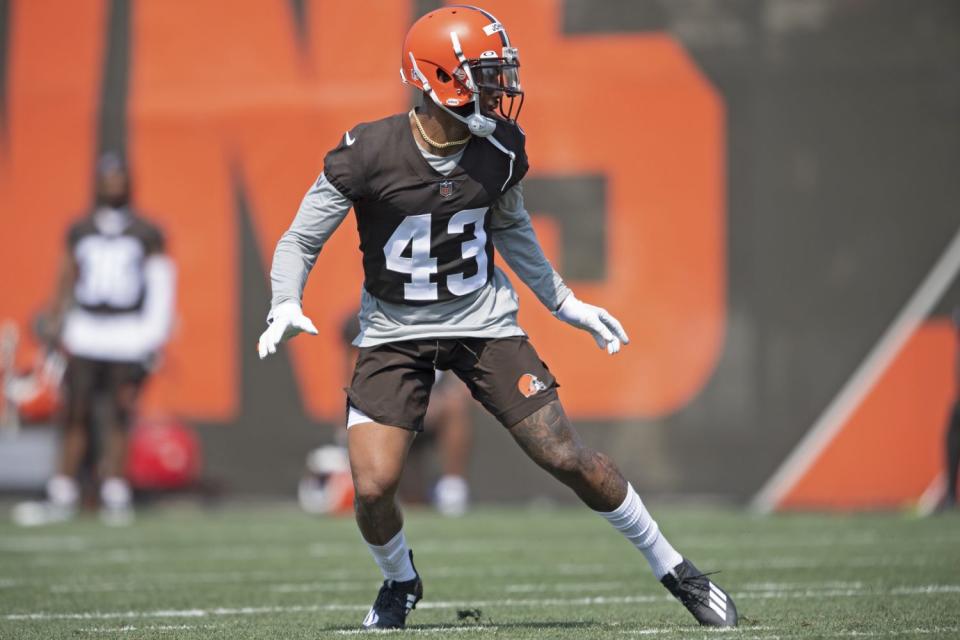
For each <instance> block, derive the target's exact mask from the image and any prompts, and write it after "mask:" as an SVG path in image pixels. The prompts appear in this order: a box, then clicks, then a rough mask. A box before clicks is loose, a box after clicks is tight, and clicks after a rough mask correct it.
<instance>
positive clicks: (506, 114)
mask: <svg viewBox="0 0 960 640" xmlns="http://www.w3.org/2000/svg"><path fill="white" fill-rule="evenodd" d="M467 65H468V67H469V69H470V77H471V78H472V79H473V83H474V85H475V87H476V91H475V92H474V96H473V99H474V101H478V102H480V106H481V108H482V107H483V106H484V105H483V101H484V98H485V96H487V95H491V94H492V95H493V96H494V97H495V98H496V100H497V105H496V107H497V110H498V112H499V114H500V116H501V117H502V118H503V119H504V120H506V121H508V122H511V123H514V124H516V122H517V119H518V118H519V117H520V110H521V109H523V89H522V88H521V87H520V59H519V57H518V52H517V49H516V48H515V47H504V48H503V52H502V55H501V56H497V55H496V53H495V52H493V51H486V52H484V53H483V55H481V56H480V58H479V59H476V60H468V61H467Z"/></svg>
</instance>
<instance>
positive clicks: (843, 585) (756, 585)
mask: <svg viewBox="0 0 960 640" xmlns="http://www.w3.org/2000/svg"><path fill="white" fill-rule="evenodd" d="M863 588H864V584H863V583H862V582H840V581H832V580H827V581H825V582H748V583H746V584H743V585H740V590H741V591H789V590H791V589H863Z"/></svg>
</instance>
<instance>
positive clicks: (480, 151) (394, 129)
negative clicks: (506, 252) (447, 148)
mask: <svg viewBox="0 0 960 640" xmlns="http://www.w3.org/2000/svg"><path fill="white" fill-rule="evenodd" d="M494 136H495V137H497V139H498V141H499V142H500V143H501V144H502V145H503V146H504V147H506V149H507V150H508V151H510V152H512V153H513V154H514V157H511V156H508V155H507V154H506V153H504V152H503V151H501V150H499V149H497V148H496V147H495V146H494V145H493V144H492V143H491V142H490V141H489V140H485V139H482V138H474V139H472V140H471V141H470V142H469V143H468V144H467V146H466V148H465V149H464V152H463V156H462V158H461V159H460V162H459V163H458V164H457V165H456V167H455V168H454V169H453V171H451V172H450V174H449V175H442V174H440V173H438V172H437V171H436V170H435V169H434V168H433V167H431V166H430V164H429V163H428V162H427V161H426V160H425V159H424V157H423V155H422V153H421V152H420V149H419V147H417V143H416V142H415V140H414V138H413V135H412V133H411V130H410V120H409V117H408V116H407V114H399V115H395V116H391V117H389V118H385V119H383V120H378V121H376V122H371V123H366V124H361V125H358V126H357V127H355V128H354V129H353V130H352V131H351V132H349V133H348V134H347V135H345V136H344V137H343V139H342V140H341V142H340V144H339V145H338V146H337V147H336V148H335V149H333V150H332V151H331V152H330V153H328V154H327V157H326V158H325V160H324V169H323V173H324V176H326V178H327V180H329V181H330V183H331V184H332V185H333V186H335V187H336V188H337V190H339V191H340V192H341V193H342V194H343V195H345V196H347V198H349V199H350V200H351V201H352V202H353V206H354V211H355V212H356V214H357V216H356V217H357V228H358V231H359V233H360V250H361V252H362V253H363V272H364V287H365V288H366V290H367V291H369V292H370V293H371V294H372V295H374V296H376V297H377V298H379V299H381V300H385V301H387V302H393V303H398V304H399V303H404V304H411V305H422V304H431V303H434V302H440V301H444V300H450V299H452V298H455V297H459V296H463V295H467V294H470V293H473V292H474V291H477V290H478V289H480V288H481V287H482V286H483V285H484V284H485V283H486V282H487V281H488V280H489V279H490V278H491V277H492V276H493V242H492V239H491V238H490V218H489V216H488V215H487V214H488V211H489V209H490V207H491V205H493V203H494V202H496V201H497V199H498V198H499V197H500V195H501V194H502V193H503V192H504V191H506V190H508V189H509V188H510V187H512V186H513V185H515V184H517V183H518V182H519V181H520V179H521V178H523V176H524V174H526V172H527V157H526V153H525V151H524V145H523V135H522V133H521V132H520V131H519V129H518V128H517V127H515V126H511V125H508V124H507V123H501V124H500V125H499V126H498V127H497V131H496V132H495V133H494Z"/></svg>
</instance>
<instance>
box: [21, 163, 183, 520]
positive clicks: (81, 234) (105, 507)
mask: <svg viewBox="0 0 960 640" xmlns="http://www.w3.org/2000/svg"><path fill="white" fill-rule="evenodd" d="M96 170H97V173H96V194H95V203H94V206H93V208H92V210H91V211H90V212H89V213H88V214H87V215H85V216H83V217H82V218H80V219H79V220H78V221H77V222H75V223H74V224H73V225H72V226H71V227H70V230H69V232H68V234H67V247H66V248H67V252H66V256H65V258H64V260H63V263H62V267H61V271H60V276H59V282H58V286H57V290H56V293H55V296H54V300H53V302H52V305H51V307H50V310H49V313H48V315H47V318H46V320H45V323H44V325H45V326H44V328H43V333H44V334H45V336H46V338H47V339H49V340H50V341H52V342H58V343H59V345H60V346H61V347H62V349H63V350H64V351H65V353H66V354H67V356H68V362H67V370H66V374H65V376H64V403H63V411H62V422H63V440H62V449H61V452H60V459H59V463H58V470H57V473H56V475H54V476H53V477H52V478H50V479H49V481H48V482H47V486H46V500H45V501H44V502H39V503H23V504H20V505H18V506H17V507H16V508H15V510H14V520H15V521H16V522H18V523H19V524H22V525H37V524H47V523H51V522H56V521H60V520H64V519H67V518H70V517H71V516H73V515H74V514H75V513H76V510H77V507H78V504H79V502H80V496H81V490H80V484H79V476H80V473H81V468H82V466H83V464H84V461H85V459H86V458H87V456H88V452H89V451H92V450H94V448H95V449H96V450H97V451H98V453H99V455H98V456H96V458H97V459H96V469H95V473H94V476H95V477H96V479H97V480H99V485H100V492H99V497H100V507H101V510H100V513H101V517H102V518H103V520H104V522H105V523H107V524H124V523H126V522H129V521H130V519H131V518H132V515H133V512H132V492H131V489H130V485H129V484H128V482H127V480H126V479H125V478H124V475H123V469H124V462H125V459H126V450H127V433H128V429H129V427H130V424H131V422H132V419H133V414H134V410H135V407H136V402H137V397H138V395H139V391H140V389H141V386H142V385H143V382H144V380H145V379H146V377H147V375H148V372H149V369H150V366H151V364H152V362H153V361H154V358H155V357H156V355H157V352H158V351H159V350H160V348H161V347H162V346H163V345H164V343H165V342H166V341H167V338H168V336H169V333H170V328H171V323H172V317H173V307H174V297H175V270H174V267H173V264H172V262H171V260H170V258H169V257H168V256H167V255H166V253H165V248H164V239H163V234H162V233H161V231H160V230H159V229H158V228H157V227H156V226H155V225H153V224H152V223H150V222H148V221H147V220H146V219H144V218H143V217H141V216H140V215H139V214H138V213H137V212H136V211H135V210H134V209H133V208H132V206H131V204H130V201H131V185H130V175H129V173H128V171H127V167H126V166H125V164H124V162H123V160H122V159H121V157H120V156H119V155H117V154H114V153H107V154H104V155H103V156H101V157H100V158H99V160H98V162H97V169H96ZM95 418H96V419H95ZM94 422H96V423H97V424H98V425H99V426H100V429H99V430H98V431H96V432H95V431H94ZM95 433H99V434H100V435H101V437H100V438H99V440H100V441H101V442H102V446H99V447H95V444H94V437H93V436H94V434H95Z"/></svg>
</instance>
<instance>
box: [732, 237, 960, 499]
mask: <svg viewBox="0 0 960 640" xmlns="http://www.w3.org/2000/svg"><path fill="white" fill-rule="evenodd" d="M958 271H960V229H957V232H956V233H955V234H954V236H953V239H952V240H951V241H950V244H948V245H947V248H946V249H945V250H944V252H943V254H942V255H941V256H940V258H939V259H938V260H937V262H936V264H935V265H934V266H933V269H931V270H930V273H928V274H927V277H926V278H924V280H923V282H922V283H921V284H920V286H919V287H918V288H917V290H916V291H914V293H913V295H912V296H910V299H909V300H908V301H907V304H906V305H904V307H903V308H902V309H901V310H900V313H899V314H897V317H896V318H894V320H893V322H892V323H891V324H890V326H889V327H887V330H886V331H885V332H884V334H883V336H882V337H881V338H880V340H879V341H878V342H877V343H876V344H875V345H874V347H873V349H871V350H870V353H869V354H868V355H867V357H866V358H865V359H864V360H863V362H861V363H860V366H859V367H857V369H856V371H854V373H853V375H852V376H851V377H850V379H849V380H847V382H846V384H845V385H844V386H843V388H842V389H841V390H840V392H839V393H838V394H837V395H836V397H834V399H833V400H832V401H831V402H830V404H829V405H827V408H826V409H825V410H824V412H823V413H822V414H821V415H820V417H819V418H818V419H817V421H816V422H815V423H814V424H813V426H812V427H810V430H809V431H807V433H806V434H805V435H804V436H803V438H802V439H801V440H800V443H799V444H797V446H796V447H794V449H793V451H791V452H790V455H788V456H787V458H786V460H784V461H783V463H782V464H781V465H780V467H779V468H778V469H777V470H776V472H774V474H773V476H771V477H770V479H769V480H767V482H766V484H764V486H763V488H761V489H760V491H759V492H758V493H757V495H756V496H754V498H753V500H752V502H751V506H752V508H753V509H755V510H756V511H759V512H760V513H770V512H771V511H773V510H774V509H776V508H777V506H779V504H780V502H781V501H782V500H783V499H784V497H786V495H787V494H788V493H789V492H790V490H791V489H792V488H793V487H794V486H795V485H796V484H797V482H798V481H799V480H800V478H802V477H803V475H804V474H805V473H806V472H807V470H808V469H809V468H810V466H811V465H812V464H813V463H814V461H816V459H817V458H818V457H819V456H820V453H821V452H822V451H823V450H824V449H826V447H827V445H828V444H830V442H831V441H832V440H833V438H834V437H835V436H836V435H837V433H839V431H840V429H842V428H843V425H844V424H846V422H847V420H848V419H849V418H850V416H851V415H852V414H853V412H854V411H856V409H857V407H859V406H860V404H861V403H862V402H863V400H864V398H865V397H866V396H867V394H868V393H869V392H870V390H871V389H872V388H873V386H874V385H875V384H876V383H877V380H879V379H880V376H882V375H883V374H884V372H885V371H886V370H887V369H888V368H889V367H890V364H891V363H892V362H893V360H894V358H896V357H897V355H898V354H899V353H900V351H901V350H902V349H903V346H904V345H905V344H906V343H907V340H909V339H910V336H912V335H913V334H914V332H915V331H916V330H917V327H919V326H920V323H922V322H923V321H924V320H925V319H926V317H927V315H928V314H929V313H930V311H931V309H933V306H934V305H935V304H936V303H937V301H938V300H939V299H940V297H941V296H942V295H943V292H944V291H946V289H947V287H949V286H950V283H951V282H953V280H954V278H955V277H956V275H957V272H958Z"/></svg>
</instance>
